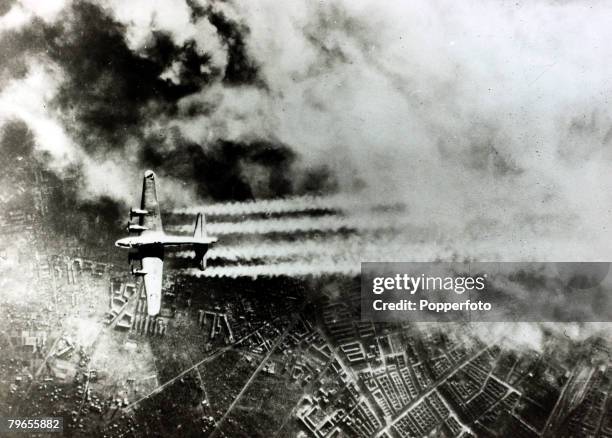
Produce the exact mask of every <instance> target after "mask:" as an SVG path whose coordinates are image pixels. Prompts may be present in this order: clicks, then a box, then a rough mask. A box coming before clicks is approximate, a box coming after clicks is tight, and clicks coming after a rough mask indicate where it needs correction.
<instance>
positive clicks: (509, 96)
mask: <svg viewBox="0 0 612 438" xmlns="http://www.w3.org/2000/svg"><path fill="white" fill-rule="evenodd" d="M58 5H60V4H59V3H58ZM609 8H610V7H609V5H608V4H607V3H605V2H592V3H589V4H588V5H587V4H582V3H580V2H551V1H545V0H541V1H536V2H529V3H528V4H520V3H519V4H517V3H512V2H508V3H506V2H474V1H468V2H462V3H461V4H457V3H456V2H447V1H443V0H440V1H437V2H430V1H417V2H400V1H397V2H395V1H393V2H387V3H385V5H384V7H382V6H381V5H380V4H379V3H376V2H371V1H342V0H338V1H334V2H331V3H330V2H324V3H320V2H319V3H311V2H298V1H288V2H281V3H278V2H272V1H261V2H257V3H253V2H215V1H207V2H204V1H195V0H192V1H188V2H181V1H179V2H169V1H165V0H157V1H152V2H118V1H114V0H101V1H100V2H86V1H75V2H66V3H63V4H61V5H60V6H57V5H56V6H53V7H52V5H51V4H49V6H45V8H44V9H40V10H39V9H38V8H30V7H29V6H28V3H27V2H26V3H24V2H21V3H14V4H12V5H11V6H10V7H8V8H5V9H6V11H5V13H4V15H3V16H2V18H1V19H0V22H2V23H4V22H6V23H9V22H10V23H11V24H10V25H9V24H7V25H6V26H3V27H2V29H3V33H2V36H1V37H0V38H2V43H1V46H2V50H3V52H5V54H6V55H7V56H6V57H7V59H11V61H10V62H8V63H7V64H6V65H5V66H4V67H3V71H2V73H1V75H0V84H2V87H3V88H2V90H3V91H2V93H3V94H2V96H5V95H7V96H9V95H11V94H10V93H13V94H14V93H15V91H14V90H15V89H17V90H19V89H26V88H27V89H30V88H32V89H33V90H35V89H36V84H35V83H34V82H35V78H36V77H38V78H41V77H42V76H41V75H42V73H40V71H52V73H44V74H46V75H47V77H45V78H44V81H45V83H48V84H50V85H49V86H48V87H47V88H46V89H45V92H46V93H47V94H46V95H45V99H44V100H45V102H48V105H46V106H45V107H44V108H43V109H42V110H41V109H40V105H37V106H36V108H37V111H38V112H36V111H32V110H28V114H29V115H19V114H17V115H15V114H12V116H16V117H19V118H21V119H23V121H24V122H25V123H27V124H28V125H29V126H30V125H31V126H30V127H31V129H32V131H33V132H34V134H35V137H36V139H37V144H38V147H40V148H43V149H48V148H50V147H51V144H52V143H53V144H56V145H57V144H70V145H72V146H71V147H70V148H66V149H65V150H66V151H72V152H71V153H69V154H68V155H69V158H68V159H67V160H66V161H67V162H78V163H81V165H82V166H83V168H84V173H85V175H86V176H87V177H86V178H85V181H89V182H90V183H89V185H88V187H86V188H84V189H83V193H84V194H89V195H90V196H99V195H102V194H107V195H110V196H113V197H121V196H122V195H121V194H122V193H130V194H129V195H123V198H124V199H128V198H132V196H133V195H132V194H131V193H132V192H130V191H129V189H128V188H127V187H128V185H129V184H133V182H134V180H135V179H136V178H137V176H136V177H135V176H134V175H138V174H139V173H140V172H141V171H142V170H143V169H144V168H146V167H149V166H151V167H155V168H156V170H157V171H158V174H160V175H161V176H162V177H165V178H167V179H168V184H165V186H166V187H170V189H166V190H168V193H167V195H168V196H167V197H168V198H172V199H179V198H180V200H178V201H177V203H183V202H188V201H190V200H191V199H192V197H202V198H210V197H212V198H217V199H249V198H252V197H271V196H277V195H282V194H289V193H298V194H299V193H302V192H304V191H311V192H320V191H325V190H340V191H343V192H350V193H352V194H355V192H359V196H363V197H366V198H378V197H381V196H383V195H384V196H386V197H392V198H394V199H397V200H399V201H403V202H405V203H406V204H407V205H408V207H409V208H408V209H407V212H408V213H407V214H408V215H410V219H411V220H412V221H414V222H415V223H437V224H439V229H440V233H442V234H446V235H447V236H452V237H453V238H454V239H455V240H456V241H457V242H458V243H457V245H458V246H460V247H463V248H466V250H465V251H466V252H467V253H476V254H483V253H484V254H493V255H492V256H493V257H499V258H505V259H517V258H518V259H523V258H527V259H529V258H531V257H533V256H535V255H536V254H537V255H540V254H542V253H543V252H544V253H546V254H550V255H551V257H553V258H557V259H565V260H571V259H574V258H576V257H584V255H585V254H586V255H587V257H590V258H591V259H594V260H598V259H608V258H609V255H610V250H609V249H608V248H607V247H608V245H605V242H607V241H609V240H610V237H611V235H610V227H609V226H608V224H609V223H610V220H611V219H612V215H611V214H610V209H608V208H607V207H606V205H609V203H610V201H611V199H610V193H611V190H610V189H612V187H611V186H612V180H611V178H610V176H609V175H610V174H611V173H610V171H611V170H612V169H611V166H610V158H611V157H610V152H609V151H610V147H609V144H610V139H611V138H612V134H611V133H612V130H611V128H612V115H611V113H610V110H609V109H608V100H609V95H610V91H611V87H610V84H609V77H610V73H611V71H612V65H611V61H610V59H612V58H611V57H610V56H609V50H610V49H609V45H607V44H606V41H608V40H609V39H610V37H611V36H612V35H611V34H612V30H611V29H610V27H609V26H608V25H607V23H606V21H605V17H606V16H607V12H609V11H608V10H609ZM11 14H13V15H11ZM15 14H17V15H15ZM19 14H21V16H22V17H26V18H24V19H19V20H18V19H16V18H11V17H18V16H19ZM1 20H5V21H1ZM11 20H12V21H11ZM36 66H38V67H36ZM51 66H52V67H51ZM37 69H38V70H37ZM37 75H38V76H37ZM20 87H21V88H20ZM11 90H13V91H11ZM7 93H8V94H7ZM38 95H40V93H38ZM6 99H7V98H5V100H6ZM29 100H30V101H31V102H35V100H33V99H29ZM39 101H40V99H39ZM26 107H28V106H27V105H26ZM13 112H15V111H13ZM32 114H34V115H32ZM28 117H29V118H28ZM42 121H46V122H45V123H47V122H48V123H51V122H52V123H53V126H54V129H57V131H56V132H55V133H53V132H51V131H47V132H48V133H49V132H50V133H49V134H46V135H42V134H41V132H43V131H41V130H42V129H43V128H41V126H43V124H42ZM37 126H38V127H37ZM45 126H47V128H46V129H47V130H49V129H51V128H50V126H51V125H49V124H47V125H45ZM49 138H53V139H55V138H58V139H63V140H62V141H59V142H55V143H54V142H51V141H49V140H48V139H49ZM64 140H65V141H64ZM45 142H46V143H45ZM88 163H89V164H88ZM92 163H102V165H100V166H98V168H96V169H93V168H92V166H93V164H92ZM88 169H91V170H88ZM100 169H104V172H101V170H100ZM102 173H103V174H107V175H113V178H110V179H106V180H104V179H103V178H101V174H102ZM110 180H112V181H113V182H109V181H110ZM318 181H320V182H318ZM185 186H188V187H190V189H189V190H180V189H179V188H180V187H185ZM175 191H176V193H178V194H181V196H172V194H174V192H175ZM185 193H187V194H185Z"/></svg>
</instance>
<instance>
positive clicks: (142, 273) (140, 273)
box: [132, 268, 147, 276]
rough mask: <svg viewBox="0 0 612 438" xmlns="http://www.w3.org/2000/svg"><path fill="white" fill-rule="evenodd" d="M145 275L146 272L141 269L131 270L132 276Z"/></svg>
mask: <svg viewBox="0 0 612 438" xmlns="http://www.w3.org/2000/svg"><path fill="white" fill-rule="evenodd" d="M146 273H147V271H145V270H143V269H136V268H132V275H136V276H143V275H145V274H146Z"/></svg>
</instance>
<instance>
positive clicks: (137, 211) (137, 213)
mask: <svg viewBox="0 0 612 438" xmlns="http://www.w3.org/2000/svg"><path fill="white" fill-rule="evenodd" d="M147 214H149V211H148V210H143V209H142V208H130V219H132V218H134V217H135V216H145V215H147Z"/></svg>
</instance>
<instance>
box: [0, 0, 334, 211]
mask: <svg viewBox="0 0 612 438" xmlns="http://www.w3.org/2000/svg"><path fill="white" fill-rule="evenodd" d="M189 6H190V8H191V18H190V20H191V22H192V23H201V22H202V21H203V20H204V21H207V22H209V23H210V25H211V26H212V28H214V29H215V31H216V33H217V36H218V37H219V38H220V40H221V41H222V43H223V44H224V45H225V50H226V57H227V59H226V62H225V65H220V64H219V63H216V62H215V60H214V59H213V58H214V56H213V54H211V53H210V52H207V51H205V50H203V49H202V47H200V45H201V44H200V43H199V42H197V41H196V40H194V39H186V40H185V41H182V42H180V44H179V43H177V41H178V40H177V39H176V38H175V37H174V35H172V34H171V33H170V32H168V31H164V30H151V32H150V33H149V35H148V36H147V38H146V43H145V44H144V45H142V47H133V44H131V43H130V40H129V29H128V28H127V27H126V24H124V23H121V22H120V21H118V20H117V19H116V17H114V16H113V14H112V12H111V10H110V9H107V8H106V7H104V6H102V5H99V4H94V3H91V2H87V1H76V2H72V3H70V4H69V5H68V6H67V7H66V9H65V10H64V11H63V12H61V13H60V14H59V17H58V18H57V19H56V20H54V21H52V22H47V21H45V20H43V19H41V18H37V17H34V18H33V19H32V21H31V23H30V24H29V25H26V26H23V27H19V28H17V29H12V30H9V31H7V32H4V33H3V34H2V35H1V37H0V38H1V39H0V51H1V54H2V57H3V58H4V59H7V60H10V62H7V63H5V64H3V66H2V67H0V68H1V69H2V70H1V71H2V78H3V79H4V80H3V83H6V82H7V81H9V80H15V79H16V78H24V77H26V76H27V74H28V73H29V70H30V65H31V62H32V60H37V61H40V62H43V63H44V64H45V65H53V66H58V67H59V70H60V75H61V79H60V80H59V81H58V85H57V90H56V92H55V94H54V96H53V98H52V99H51V100H50V102H49V106H50V110H51V111H52V112H53V113H54V115H55V119H56V120H58V121H59V123H60V124H61V126H62V127H63V129H64V130H65V131H66V134H67V136H68V137H69V138H70V140H71V141H72V142H73V143H74V144H76V145H77V149H79V150H81V151H82V152H83V153H84V154H85V156H86V157H87V158H88V160H89V161H90V166H91V165H93V166H95V163H96V162H101V161H104V160H108V161H109V163H110V164H109V165H110V166H111V167H112V168H113V169H120V170H118V171H117V173H118V174H125V173H128V172H133V173H134V174H135V175H137V174H138V173H139V172H135V171H138V170H142V169H143V168H144V167H153V168H155V169H156V170H159V172H160V174H161V175H166V176H169V177H172V178H173V180H175V181H176V183H175V184H178V185H179V186H180V185H181V184H187V185H189V186H193V187H194V188H193V189H192V190H190V191H193V192H195V193H196V194H197V195H198V196H200V197H203V198H211V197H212V198H214V199H219V200H223V199H239V200H243V199H252V198H254V197H260V196H264V197H269V196H272V197H273V196H279V195H285V194H290V193H293V192H294V191H305V192H313V191H315V192H316V191H321V190H326V189H328V188H332V187H334V184H333V183H330V181H329V178H331V173H330V172H328V171H326V170H324V168H321V169H318V168H312V167H310V168H308V169H307V170H305V171H304V172H302V173H301V174H300V178H296V179H295V181H294V182H292V179H291V178H290V173H291V171H292V169H294V164H295V163H296V152H295V151H294V150H292V149H291V148H290V147H289V146H287V145H285V144H283V143H282V142H279V141H276V140H275V139H274V138H273V137H269V138H266V137H265V136H263V137H262V136H255V137H253V138H243V139H236V138H228V139H226V138H223V136H221V137H216V138H213V139H207V138H202V139H196V140H197V141H194V139H189V140H188V139H185V138H184V136H183V135H182V134H181V132H180V130H177V129H176V128H174V127H172V126H170V125H168V121H172V120H174V119H178V120H185V121H187V123H197V122H190V121H193V120H194V119H195V118H197V117H209V116H210V115H211V114H214V113H215V112H216V111H217V107H218V104H217V103H216V102H215V101H207V102H202V101H198V99H197V96H198V95H199V93H203V92H205V91H206V90H207V89H210V88H211V87H214V86H216V85H218V84H223V85H224V86H229V87H253V88H256V89H261V90H265V89H266V83H265V81H264V80H263V79H262V77H261V76H260V74H259V65H258V63H257V62H256V61H255V60H254V59H253V58H252V57H251V56H250V54H249V52H248V49H247V45H246V42H245V41H246V39H247V38H248V36H249V29H248V27H247V26H246V25H245V24H244V23H240V22H239V21H237V20H235V19H232V18H230V17H228V16H227V15H226V14H225V13H224V12H223V11H222V10H219V9H216V8H214V7H213V6H206V7H202V6H199V5H198V4H197V3H195V2H190V3H189ZM168 72H170V73H168ZM189 96H194V97H196V99H193V100H191V101H188V100H187V101H186V100H184V98H186V97H189ZM181 102H182V103H181ZM67 158H69V159H70V158H72V159H74V157H67ZM126 162H129V163H130V165H129V166H126V165H125V163H126ZM76 163H77V165H78V163H79V159H78V158H77V159H76ZM92 163H93V164H92ZM122 166H123V167H122ZM86 167H87V166H85V168H84V169H83V172H84V173H85V174H84V175H83V179H84V181H85V182H86V180H87V177H88V175H87V173H88V171H87V168H86ZM124 167H128V168H124ZM130 167H131V168H130ZM134 167H135V169H134ZM322 174H325V175H326V178H324V179H323V180H321V184H318V183H317V182H316V178H317V177H318V176H321V175H322ZM311 175H312V176H311ZM136 179H137V178H132V179H131V181H132V180H136ZM107 184H110V183H108V182H107ZM118 184H119V183H118ZM85 185H87V182H86V184H85ZM90 185H93V186H94V192H98V193H97V195H99V194H100V193H99V192H100V189H99V188H96V186H100V184H96V183H95V182H94V183H93V184H92V183H90ZM173 187H174V186H173ZM122 190H123V191H125V187H124V186H122V187H119V188H118V189H117V190H115V191H114V192H115V193H116V192H120V191H122ZM171 190H173V189H171ZM115 193H109V195H113V194H115ZM102 194H104V193H102Z"/></svg>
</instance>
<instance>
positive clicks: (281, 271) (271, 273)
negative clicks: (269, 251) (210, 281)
mask: <svg viewBox="0 0 612 438" xmlns="http://www.w3.org/2000/svg"><path fill="white" fill-rule="evenodd" d="M179 272H180V273H181V274H183V275H190V276H194V277H230V278H238V277H251V278H257V277H279V276H290V277H304V276H310V275H314V276H319V275H325V274H343V275H358V274H359V272H360V265H359V264H355V263H351V262H331V263H330V261H318V262H316V263H307V262H303V263H295V262H287V263H269V264H261V265H250V266H249V265H241V266H211V267H208V268H206V269H205V270H204V271H200V270H199V269H196V268H191V269H183V270H181V271H179Z"/></svg>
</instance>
